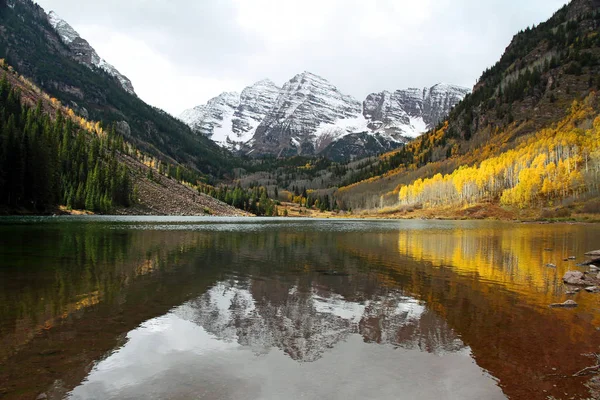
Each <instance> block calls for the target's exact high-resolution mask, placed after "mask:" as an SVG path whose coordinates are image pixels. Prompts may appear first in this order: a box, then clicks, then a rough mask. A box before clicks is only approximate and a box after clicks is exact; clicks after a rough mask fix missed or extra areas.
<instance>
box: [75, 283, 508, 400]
mask: <svg viewBox="0 0 600 400" xmlns="http://www.w3.org/2000/svg"><path fill="white" fill-rule="evenodd" d="M269 286H270V285H268V284H267V285H265V282H264V281H262V280H258V281H252V280H245V281H239V280H230V281H226V282H219V283H218V284H216V285H215V286H213V287H212V288H210V289H209V290H207V291H206V293H205V294H203V295H202V296H200V297H198V298H196V299H193V300H190V301H188V302H186V303H185V304H183V305H181V306H179V307H176V308H175V309H173V310H172V311H171V312H169V313H168V314H167V315H165V316H162V317H158V318H154V319H151V320H149V321H146V322H145V323H144V324H142V325H141V326H140V327H139V328H137V329H136V330H134V331H132V332H130V333H129V334H128V337H127V339H128V341H127V344H125V345H124V346H123V347H122V348H121V349H119V350H118V351H117V352H115V353H113V354H112V355H110V356H109V357H108V358H107V359H105V360H103V361H101V362H99V363H98V364H97V365H96V367H95V368H94V369H93V370H92V372H91V373H90V375H89V376H88V378H87V380H86V381H85V382H84V383H83V384H82V385H81V386H79V387H77V388H76V389H75V390H74V391H73V392H72V393H71V397H72V398H73V399H89V398H133V397H146V396H148V397H152V396H154V397H159V398H162V397H169V398H189V397H196V398H197V397H199V398H211V399H212V398H226V399H246V398H261V399H277V398H300V397H306V398H331V399H334V398H339V399H347V398H389V399H392V398H416V397H418V398H434V397H437V396H442V397H444V398H455V399H463V398H488V399H494V398H498V399H500V398H504V396H503V395H502V392H501V391H500V389H499V388H498V387H497V386H496V385H495V382H494V380H493V379H492V378H491V377H489V376H488V375H487V374H485V373H484V372H483V371H482V370H481V369H480V368H479V367H477V366H476V365H475V364H474V363H473V362H472V359H471V357H470V350H469V349H468V347H466V346H465V345H464V344H463V343H462V342H461V341H460V339H459V338H458V337H457V335H456V334H455V333H454V332H453V331H452V329H450V328H449V327H448V326H447V324H446V323H445V322H444V321H443V319H441V318H439V317H437V316H436V315H435V313H433V312H431V311H428V310H427V308H426V307H424V306H423V305H422V304H419V302H418V301H417V300H415V299H413V298H410V297H406V296H403V295H402V294H401V293H400V292H398V291H393V290H392V291H388V292H387V293H381V294H378V295H377V296H375V297H374V298H372V299H368V300H365V301H364V302H362V303H357V302H351V301H346V300H345V299H344V298H343V297H342V296H340V295H338V294H335V293H327V292H326V289H325V288H320V290H317V289H312V290H310V291H306V292H305V291H302V290H299V289H298V287H296V286H292V287H289V288H285V287H279V288H278V290H279V292H278V293H275V292H273V291H269V290H267V288H268V287H269ZM270 293H275V295H274V296H269V294H270ZM374 343H378V344H381V345H383V346H376V345H374ZM397 348H402V349H403V351H400V350H399V349H397ZM297 362H301V363H297ZM307 363H310V365H303V364H307ZM457 367H459V368H457ZM482 374H483V376H488V377H487V378H486V379H482V376H481V375H482ZM448 383H450V385H448ZM404 386H406V389H403V394H402V395H400V394H399V393H398V388H401V387H404Z"/></svg>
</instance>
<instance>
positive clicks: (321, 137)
mask: <svg viewBox="0 0 600 400" xmlns="http://www.w3.org/2000/svg"><path fill="white" fill-rule="evenodd" d="M361 111H362V109H361V105H360V103H359V102H358V101H356V100H355V99H354V98H353V97H351V96H347V95H344V94H342V93H341V92H340V91H339V90H338V89H337V88H336V87H335V86H333V85H332V84H331V83H329V82H328V81H327V80H325V79H323V78H321V77H320V76H317V75H315V74H312V73H310V72H303V73H301V74H298V75H296V76H294V77H293V78H292V79H291V80H289V81H288V82H286V83H285V84H284V85H283V88H282V89H281V91H280V93H279V96H278V97H277V101H276V102H275V105H274V106H273V108H272V109H271V111H270V112H269V113H268V114H267V116H266V117H265V119H264V120H263V121H262V122H261V123H260V125H259V126H258V128H257V129H256V133H255V134H254V138H253V143H252V148H251V150H250V151H253V152H256V153H259V154H276V155H286V154H288V153H291V154H294V153H303V154H314V153H318V152H319V150H322V149H323V148H325V147H326V146H327V144H328V143H330V142H331V141H333V140H335V139H337V138H338V137H340V136H341V135H342V134H343V133H345V132H347V131H353V130H356V129H361V125H365V124H363V123H362V122H363V121H361V118H360V116H361ZM334 128H338V129H334Z"/></svg>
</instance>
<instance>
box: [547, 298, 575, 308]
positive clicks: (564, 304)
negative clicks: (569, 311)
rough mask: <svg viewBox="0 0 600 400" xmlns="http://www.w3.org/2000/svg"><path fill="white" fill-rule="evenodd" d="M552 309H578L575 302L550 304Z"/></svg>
mask: <svg viewBox="0 0 600 400" xmlns="http://www.w3.org/2000/svg"><path fill="white" fill-rule="evenodd" d="M550 307H554V308H571V307H577V303H576V302H575V301H573V300H567V301H565V302H564V303H553V304H550Z"/></svg>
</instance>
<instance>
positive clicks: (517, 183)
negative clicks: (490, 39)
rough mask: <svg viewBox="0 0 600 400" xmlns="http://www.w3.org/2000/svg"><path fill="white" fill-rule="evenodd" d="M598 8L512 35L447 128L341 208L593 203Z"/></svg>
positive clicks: (400, 157)
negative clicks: (584, 201) (588, 199)
mask: <svg viewBox="0 0 600 400" xmlns="http://www.w3.org/2000/svg"><path fill="white" fill-rule="evenodd" d="M599 7H600V2H599V1H597V0H574V1H572V2H571V3H570V4H569V5H568V6H565V7H563V8H562V9H561V10H559V11H557V12H556V13H555V14H554V15H553V17H552V18H550V19H549V20H548V21H547V22H545V23H542V24H540V25H538V26H536V27H532V28H528V29H526V30H524V31H522V32H519V33H518V34H517V35H516V36H515V37H514V38H513V40H512V42H511V44H510V45H509V46H508V47H507V49H506V51H505V53H504V55H503V56H502V57H501V59H500V60H499V61H498V62H497V63H496V64H495V65H494V66H493V67H492V68H490V69H488V70H486V71H485V72H484V73H483V74H482V76H481V78H480V79H479V81H478V83H477V85H476V86H475V88H474V90H473V93H472V94H471V95H468V96H467V97H466V98H465V99H464V100H463V101H462V102H461V103H459V104H458V105H457V106H456V107H455V108H454V110H453V111H452V112H451V114H450V116H449V117H448V119H447V121H446V122H445V123H443V124H440V125H439V126H438V127H437V128H436V129H435V130H433V131H431V132H429V133H428V134H426V135H423V136H422V137H420V138H418V139H416V140H415V141H413V142H411V143H409V144H408V145H406V146H405V147H404V148H402V149H400V150H397V151H394V152H391V153H389V154H386V155H383V156H382V157H381V159H380V161H379V162H378V164H375V165H383V164H381V162H383V161H385V165H386V168H385V169H381V168H372V169H371V171H372V172H371V173H370V175H371V176H363V177H364V178H365V180H363V181H360V182H358V183H353V184H350V185H347V186H345V187H342V188H340V189H339V190H337V191H336V193H335V196H336V199H337V201H338V202H339V204H340V206H341V207H342V208H352V209H379V210H381V209H386V210H388V211H390V210H394V209H395V210H401V209H402V208H403V207H408V206H411V207H415V206H416V207H418V208H420V207H426V208H427V207H441V206H447V205H449V204H455V205H469V204H476V203H478V202H493V203H496V204H503V205H506V206H517V207H522V208H527V207H538V208H540V207H553V206H559V205H561V204H566V203H565V202H572V201H573V200H585V199H587V198H590V197H593V196H595V195H596V194H597V192H598V168H599V165H598V163H599V162H600V161H599V160H598V157H599V154H598V151H597V149H598V144H599V143H598V119H597V116H598V114H599V107H598V101H597V96H596V91H598V90H599V89H600V35H598V29H599V26H600V13H599V12H598V8H599Z"/></svg>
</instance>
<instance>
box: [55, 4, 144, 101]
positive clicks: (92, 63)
mask: <svg viewBox="0 0 600 400" xmlns="http://www.w3.org/2000/svg"><path fill="white" fill-rule="evenodd" d="M48 22H50V25H52V27H53V28H54V30H56V32H57V33H58V34H59V35H60V37H61V39H62V41H63V42H64V43H65V44H66V45H67V46H68V47H69V49H71V52H72V55H73V58H75V59H76V60H77V61H79V62H80V63H82V64H84V65H87V66H88V67H91V68H94V67H95V68H100V69H102V70H104V71H106V73H108V74H109V75H110V76H113V77H115V78H116V79H117V80H118V81H119V83H120V84H121V86H122V87H123V89H125V91H127V92H128V93H131V94H135V91H134V90H133V85H132V84H131V81H130V80H129V78H127V77H126V76H125V75H123V74H121V73H120V72H119V71H118V70H117V69H116V68H115V67H113V66H112V65H111V64H109V63H107V62H106V61H105V60H104V59H103V58H101V57H100V56H99V55H98V53H96V50H94V48H93V47H92V46H90V44H89V43H88V41H87V40H85V39H84V38H82V37H81V36H80V35H79V33H77V31H76V30H75V29H73V27H71V25H69V24H68V23H67V21H65V20H63V19H62V18H61V17H59V16H58V14H56V13H55V12H54V11H50V12H49V13H48Z"/></svg>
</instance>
